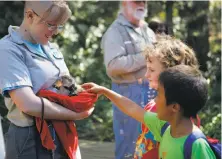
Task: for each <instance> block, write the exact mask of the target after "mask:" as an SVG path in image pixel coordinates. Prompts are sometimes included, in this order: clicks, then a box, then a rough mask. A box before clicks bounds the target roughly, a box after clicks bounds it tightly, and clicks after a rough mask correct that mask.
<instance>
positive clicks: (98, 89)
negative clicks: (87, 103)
mask: <svg viewBox="0 0 222 159" xmlns="http://www.w3.org/2000/svg"><path fill="white" fill-rule="evenodd" d="M82 87H83V88H84V89H85V91H87V92H89V93H96V94H103V91H104V89H105V87H103V86H99V85H97V84H95V83H92V82H90V83H84V84H83V85H82Z"/></svg>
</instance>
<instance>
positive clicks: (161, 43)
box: [144, 35, 199, 68]
mask: <svg viewBox="0 0 222 159" xmlns="http://www.w3.org/2000/svg"><path fill="white" fill-rule="evenodd" d="M144 55H145V58H146V60H147V61H151V60H150V58H152V57H156V58H158V59H159V60H160V62H161V63H162V64H163V66H164V67H165V68H169V67H173V66H176V65H180V64H183V65H188V66H191V67H195V68H199V65H198V61H197V58H196V56H195V53H194V51H193V50H192V49H191V48H190V47H188V46H187V45H186V44H184V43H183V42H182V41H181V40H179V39H176V38H173V37H171V36H169V35H159V36H158V37H157V42H155V43H153V45H149V46H147V47H146V49H145V50H144Z"/></svg>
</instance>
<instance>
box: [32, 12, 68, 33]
mask: <svg viewBox="0 0 222 159" xmlns="http://www.w3.org/2000/svg"><path fill="white" fill-rule="evenodd" d="M32 11H33V13H34V14H35V15H37V16H38V17H39V18H41V19H43V18H42V17H41V16H40V15H38V14H37V13H36V12H35V11H34V10H32ZM42 22H43V23H44V24H45V25H46V26H47V27H48V30H49V31H54V30H57V31H58V32H62V31H63V29H64V25H53V24H49V23H48V22H46V21H45V20H42Z"/></svg>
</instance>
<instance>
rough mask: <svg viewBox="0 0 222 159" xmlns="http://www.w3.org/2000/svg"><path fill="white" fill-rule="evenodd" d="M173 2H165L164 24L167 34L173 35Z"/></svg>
mask: <svg viewBox="0 0 222 159" xmlns="http://www.w3.org/2000/svg"><path fill="white" fill-rule="evenodd" d="M173 3H174V2H173V1H167V2H166V24H167V29H168V34H169V35H173Z"/></svg>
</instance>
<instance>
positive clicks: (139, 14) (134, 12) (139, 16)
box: [127, 5, 147, 20]
mask: <svg viewBox="0 0 222 159" xmlns="http://www.w3.org/2000/svg"><path fill="white" fill-rule="evenodd" d="M127 7H128V10H129V11H130V13H131V14H132V15H133V17H134V18H135V19H137V20H143V19H144V18H145V17H146V15H147V9H146V8H145V9H144V8H143V7H137V8H136V9H135V10H133V8H132V7H131V6H130V5H127ZM140 9H141V10H140ZM142 10H143V11H142Z"/></svg>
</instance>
